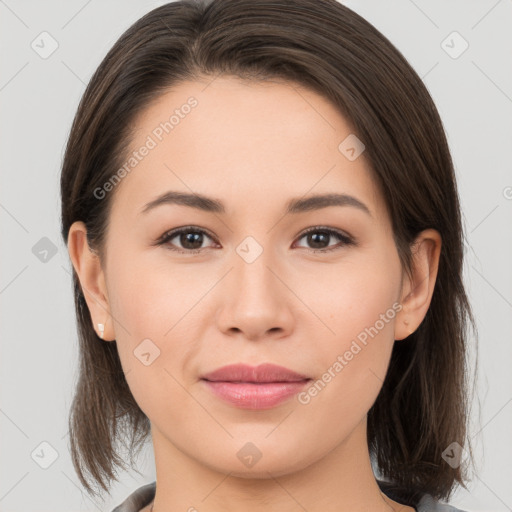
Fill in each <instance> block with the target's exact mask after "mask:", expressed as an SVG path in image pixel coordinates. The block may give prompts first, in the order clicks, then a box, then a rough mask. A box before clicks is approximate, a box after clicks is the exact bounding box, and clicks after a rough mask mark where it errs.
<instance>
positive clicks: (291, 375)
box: [202, 363, 309, 382]
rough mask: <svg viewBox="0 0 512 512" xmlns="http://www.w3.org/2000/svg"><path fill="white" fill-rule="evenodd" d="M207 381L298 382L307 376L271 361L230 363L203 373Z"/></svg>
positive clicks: (306, 378)
mask: <svg viewBox="0 0 512 512" xmlns="http://www.w3.org/2000/svg"><path fill="white" fill-rule="evenodd" d="M202 379H204V380H209V381H230V382H299V381H303V380H309V377H307V376H306V375H302V374H300V373H297V372H294V371H293V370H289V369H288V368H284V367H283V366H278V365H275V364H272V363H265V364H260V365H259V366H249V365H246V364H230V365H228V366H223V367H222V368H218V369H217V370H214V371H213V372H210V373H207V374H205V375H203V377H202Z"/></svg>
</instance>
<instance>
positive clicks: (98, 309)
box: [68, 221, 115, 341]
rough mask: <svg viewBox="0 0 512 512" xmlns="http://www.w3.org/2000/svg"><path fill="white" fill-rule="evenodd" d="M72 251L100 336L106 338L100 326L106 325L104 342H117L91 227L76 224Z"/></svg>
mask: <svg viewBox="0 0 512 512" xmlns="http://www.w3.org/2000/svg"><path fill="white" fill-rule="evenodd" d="M68 252H69V257H70V259H71V262H72V263H73V267H74V269H75V272H76V273H77V276H78V279H79V281H80V285H81V287H82V291H83V294H84V297H85V301H86V303H87V306H88V308H89V312H90V314H91V318H92V321H93V328H94V330H95V331H96V334H97V335H98V337H100V338H101V337H102V336H101V331H100V330H99V328H98V324H103V326H104V332H103V339H104V340H105V341H113V340H114V339H115V333H114V330H113V324H112V321H111V317H110V306H109V301H108V295H107V287H106V284H105V276H104V273H103V269H102V267H101V261H100V258H99V255H98V254H97V253H96V252H94V251H92V250H91V249H90V247H89V244H88V242H87V228H86V226H85V224H84V223H83V222H81V221H77V222H74V223H73V224H72V225H71V227H70V228H69V233H68Z"/></svg>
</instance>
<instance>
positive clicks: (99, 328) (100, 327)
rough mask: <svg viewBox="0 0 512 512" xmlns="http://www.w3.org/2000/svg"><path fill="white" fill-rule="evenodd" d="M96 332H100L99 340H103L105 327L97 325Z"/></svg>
mask: <svg viewBox="0 0 512 512" xmlns="http://www.w3.org/2000/svg"><path fill="white" fill-rule="evenodd" d="M98 331H100V338H101V339H103V334H104V332H105V326H104V325H103V324H98Z"/></svg>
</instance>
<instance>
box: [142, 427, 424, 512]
mask: <svg viewBox="0 0 512 512" xmlns="http://www.w3.org/2000/svg"><path fill="white" fill-rule="evenodd" d="M152 435H153V446H154V450H155V463H156V474H157V490H156V495H155V499H154V502H153V504H152V505H151V507H148V509H147V511H148V512H149V511H150V510H151V511H153V512H163V511H167V510H187V511H190V512H195V511H196V510H200V511H201V512H235V511H239V510H244V512H277V511H279V512H296V511H297V510H307V511H308V512H317V511H322V512H325V511H326V510H328V511H334V510H335V511H336V512H356V511H361V512H362V511H367V510H372V512H392V511H396V512H398V511H399V512H414V509H413V508H411V507H408V506H405V505H401V504H399V503H397V502H395V501H393V500H391V499H390V498H388V497H387V496H386V495H385V494H383V493H382V492H381V491H380V488H379V486H378V484H377V482H376V480H375V476H374V474H373V470H372V467H371V462H370V456H369V453H368V446H367V441H366V417H365V419H364V421H363V422H361V423H360V424H359V425H358V426H357V427H356V428H355V429H354V431H353V432H352V433H351V434H350V435H349V436H348V437H346V438H345V440H344V441H343V442H342V443H340V444H339V445H338V446H336V447H335V448H334V449H332V450H330V451H328V452H327V453H324V454H323V455H321V457H320V458H318V459H316V460H313V461H312V462H311V463H310V464H307V465H304V464H303V460H304V458H307V456H308V454H307V453H303V454H302V457H303V459H302V461H301V460H300V457H298V458H297V457H296V458H295V459H293V460H294V461H295V463H293V461H292V463H290V464H287V465H284V464H280V461H279V460H276V459H275V458H273V457H272V456H269V457H267V458H266V460H265V457H264V456H262V457H261V459H259V460H258V462H256V463H255V464H254V466H253V467H252V469H247V470H245V471H244V470H243V469H241V468H243V466H242V465H241V464H240V463H239V461H238V459H236V458H235V459H234V462H233V460H232V459H231V460H230V459H227V460H226V461H224V460H222V461H218V464H217V465H218V466H221V465H222V464H223V463H224V464H225V466H227V467H221V468H219V467H212V466H211V465H209V466H207V465H205V464H202V463H201V462H200V461H198V460H197V458H194V457H192V456H189V455H188V454H186V453H184V452H183V451H181V450H179V449H178V448H177V447H176V446H175V445H174V444H173V443H171V442H170V441H169V440H168V439H166V438H164V437H163V436H162V435H161V433H160V432H159V431H158V430H157V429H155V428H152ZM233 444H234V445H237V446H234V447H233V453H236V452H238V451H239V450H240V446H239V445H238V444H239V443H233ZM319 445H321V440H319ZM268 453H271V451H270V450H268ZM316 453H318V447H316V448H315V454H316ZM299 455H300V454H299ZM291 459H292V457H290V460H291ZM297 460H298V462H297ZM301 462H302V463H301ZM265 463H266V464H265ZM258 466H259V470H258Z"/></svg>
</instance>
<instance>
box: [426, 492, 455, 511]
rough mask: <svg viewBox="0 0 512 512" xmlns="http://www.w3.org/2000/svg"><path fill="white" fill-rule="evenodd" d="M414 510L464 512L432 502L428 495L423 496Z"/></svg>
mask: <svg viewBox="0 0 512 512" xmlns="http://www.w3.org/2000/svg"><path fill="white" fill-rule="evenodd" d="M416 510H417V511H418V512H465V511H464V510H461V509H460V508H455V507H454V506H453V505H448V504H445V503H441V502H440V501H436V500H434V499H433V498H432V496H431V495H430V494H424V495H423V497H422V498H421V500H420V501H419V503H418V506H417V507H416Z"/></svg>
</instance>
